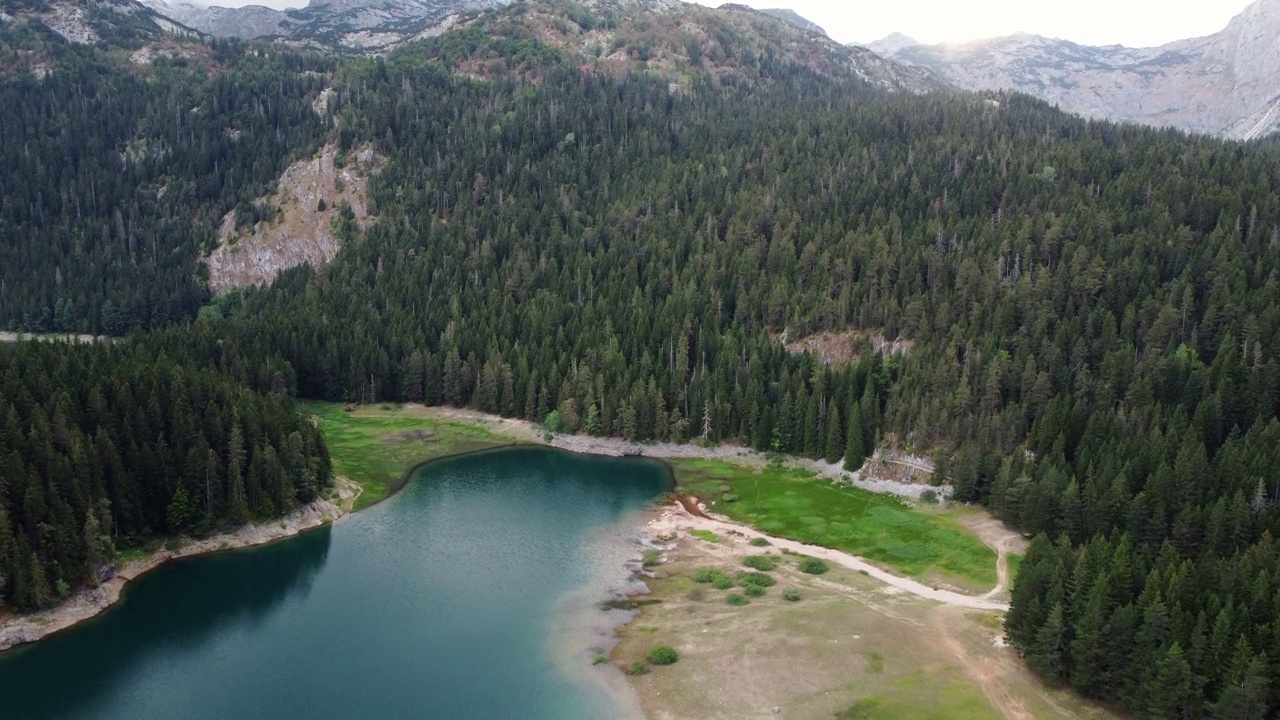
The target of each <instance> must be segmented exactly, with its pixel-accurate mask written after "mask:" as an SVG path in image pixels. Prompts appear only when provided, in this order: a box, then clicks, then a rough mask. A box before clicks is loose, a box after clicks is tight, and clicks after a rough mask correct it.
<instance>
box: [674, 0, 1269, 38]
mask: <svg viewBox="0 0 1280 720" xmlns="http://www.w3.org/2000/svg"><path fill="white" fill-rule="evenodd" d="M724 1H725V0H697V2H699V3H700V4H702V5H711V6H713V7H714V6H718V5H720V4H722V2H724ZM734 1H735V2H738V3H740V4H743V5H750V6H751V7H755V8H768V7H782V8H791V9H792V10H795V11H796V12H798V13H800V14H801V15H803V16H804V17H806V18H808V19H809V20H812V21H813V22H815V23H817V24H819V25H821V26H822V27H823V28H825V29H826V31H827V34H828V35H830V36H831V37H833V38H835V39H836V40H839V41H841V42H870V41H872V40H879V39H880V38H882V37H884V36H886V35H888V34H890V33H894V32H900V33H903V34H904V35H909V36H911V37H913V38H915V39H916V40H919V41H921V42H926V43H939V42H962V41H965V40H977V39H979V38H985V37H995V36H998V35H1008V34H1011V33H1015V32H1019V31H1024V32H1030V33H1036V34H1037V35H1046V36H1049V37H1058V38H1064V39H1066V40H1071V41H1073V42H1077V43H1081V44H1084V45H1110V44H1120V45H1128V46H1129V47H1147V46H1151V45H1161V44H1164V43H1167V42H1170V41H1172V40H1180V39H1182V38H1188V37H1198V36H1201V35H1211V34H1213V33H1215V32H1217V31H1219V30H1221V29H1222V28H1224V27H1226V26H1227V22H1228V21H1229V20H1231V18H1232V17H1234V16H1235V15H1236V14H1238V13H1239V12H1240V11H1241V10H1243V9H1244V8H1245V7H1246V6H1248V5H1249V4H1250V3H1251V1H1252V0H734Z"/></svg>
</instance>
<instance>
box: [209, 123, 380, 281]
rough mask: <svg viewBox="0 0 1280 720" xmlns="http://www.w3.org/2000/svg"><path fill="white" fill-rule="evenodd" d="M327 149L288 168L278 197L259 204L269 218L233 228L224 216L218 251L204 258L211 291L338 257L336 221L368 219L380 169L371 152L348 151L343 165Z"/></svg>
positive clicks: (229, 215)
mask: <svg viewBox="0 0 1280 720" xmlns="http://www.w3.org/2000/svg"><path fill="white" fill-rule="evenodd" d="M337 158H338V151H337V148H335V147H334V146H333V145H329V146H327V147H325V148H324V149H323V150H321V151H320V154H319V156H317V157H315V158H312V159H310V160H304V161H301V162H296V163H294V164H293V165H290V166H289V167H288V169H286V170H285V171H284V174H283V175H281V176H280V181H279V184H278V185H277V190H276V193H275V194H274V195H272V196H270V197H267V198H263V199H262V200H260V201H259V203H258V205H259V207H260V208H262V209H264V210H265V211H266V212H268V213H270V214H271V217H270V218H269V219H266V220H262V221H260V222H258V223H256V224H255V225H253V226H252V227H248V228H245V227H240V228H237V227H236V213H235V212H230V213H227V215H226V217H224V218H223V219H222V225H221V226H220V227H219V228H218V240H219V245H218V247H217V248H216V249H215V250H214V251H213V252H212V253H210V255H209V257H208V258H206V259H205V264H206V265H207V266H208V268H209V288H210V290H212V291H213V293H214V294H215V295H221V294H223V293H225V292H227V291H229V290H232V289H235V288H238V287H247V286H250V285H262V284H267V283H270V282H271V281H272V280H273V279H275V276H276V274H277V273H279V272H280V271H281V270H287V269H289V268H292V267H297V266H299V265H303V264H306V263H310V264H312V265H314V266H319V265H322V264H324V263H327V262H329V261H330V260H332V259H333V256H334V255H337V254H338V250H339V249H340V247H341V244H340V242H339V239H338V233H337V231H336V230H335V229H334V222H335V221H336V220H338V219H339V218H340V217H341V215H342V214H343V213H345V212H347V208H349V209H350V213H351V219H352V220H353V221H354V222H355V224H356V227H358V228H364V227H365V226H366V225H367V224H368V222H369V220H370V213H369V202H368V198H369V175H370V174H372V173H375V172H377V170H378V169H379V168H380V167H381V166H382V159H381V158H379V157H378V156H377V155H376V154H374V152H373V150H372V148H369V147H363V148H360V149H359V150H357V151H355V152H352V153H348V154H347V155H346V157H345V158H344V159H343V162H342V163H341V164H342V167H338V165H337V164H335V160H336V159H337Z"/></svg>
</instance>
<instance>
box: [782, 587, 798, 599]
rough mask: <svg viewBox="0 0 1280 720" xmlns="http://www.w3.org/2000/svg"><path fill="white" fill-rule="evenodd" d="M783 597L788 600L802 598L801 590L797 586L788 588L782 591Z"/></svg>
mask: <svg viewBox="0 0 1280 720" xmlns="http://www.w3.org/2000/svg"><path fill="white" fill-rule="evenodd" d="M782 599H783V600H786V601H787V602H796V601H798V600H799V599H800V591H799V590H796V589H795V588H787V589H786V590H783V591H782Z"/></svg>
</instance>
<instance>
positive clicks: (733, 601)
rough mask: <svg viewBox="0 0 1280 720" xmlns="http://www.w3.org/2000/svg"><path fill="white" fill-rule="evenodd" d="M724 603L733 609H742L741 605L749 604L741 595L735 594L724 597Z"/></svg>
mask: <svg viewBox="0 0 1280 720" xmlns="http://www.w3.org/2000/svg"><path fill="white" fill-rule="evenodd" d="M724 601H725V602H727V603H729V604H730V605H733V606H734V607H742V606H743V605H750V604H751V601H750V600H748V599H746V598H745V597H743V596H741V595H738V594H737V593H730V594H729V595H726V596H725V597H724Z"/></svg>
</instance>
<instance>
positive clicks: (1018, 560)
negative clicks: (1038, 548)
mask: <svg viewBox="0 0 1280 720" xmlns="http://www.w3.org/2000/svg"><path fill="white" fill-rule="evenodd" d="M1006 559H1007V560H1008V561H1009V586H1010V587H1013V581H1014V580H1017V579H1018V571H1019V570H1021V569H1022V556H1021V555H1017V554H1015V553H1009V556H1008V557H1007V558H1006Z"/></svg>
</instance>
